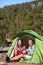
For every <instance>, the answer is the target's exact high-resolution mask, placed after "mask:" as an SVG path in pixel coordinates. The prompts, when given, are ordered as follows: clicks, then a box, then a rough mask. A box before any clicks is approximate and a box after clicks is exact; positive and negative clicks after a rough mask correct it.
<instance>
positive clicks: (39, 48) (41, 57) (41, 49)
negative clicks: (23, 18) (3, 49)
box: [7, 30, 43, 63]
mask: <svg viewBox="0 0 43 65" xmlns="http://www.w3.org/2000/svg"><path fill="white" fill-rule="evenodd" d="M25 34H28V35H32V36H34V38H35V50H34V53H33V56H32V58H31V59H30V60H26V61H24V62H26V63H43V36H41V35H39V34H37V33H36V32H34V31H32V30H24V31H23V32H20V33H18V34H17V35H16V37H15V39H14V40H13V42H12V45H11V47H10V48H9V50H8V53H7V56H8V57H10V56H11V54H12V51H13V49H14V46H15V44H16V43H17V39H18V38H19V37H21V36H23V35H25Z"/></svg>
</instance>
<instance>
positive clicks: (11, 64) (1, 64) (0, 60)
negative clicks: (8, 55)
mask: <svg viewBox="0 0 43 65" xmlns="http://www.w3.org/2000/svg"><path fill="white" fill-rule="evenodd" d="M0 65H34V64H27V63H20V62H9V63H7V62H6V61H5V60H4V57H3V53H0ZM35 65H43V64H35Z"/></svg>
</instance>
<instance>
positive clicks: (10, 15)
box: [0, 1, 43, 46]
mask: <svg viewBox="0 0 43 65" xmlns="http://www.w3.org/2000/svg"><path fill="white" fill-rule="evenodd" d="M26 29H31V30H34V31H36V32H37V33H39V34H40V35H43V2H42V1H41V2H40V1H33V2H29V3H28V2H27V3H22V4H17V5H10V6H5V7H3V8H0V45H3V46H5V45H6V41H5V40H6V38H7V37H8V38H9V37H10V38H12V39H13V38H14V37H15V36H16V34H17V33H19V32H21V31H23V30H26ZM1 43H2V44H1Z"/></svg>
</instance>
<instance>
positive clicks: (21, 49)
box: [14, 38, 26, 56]
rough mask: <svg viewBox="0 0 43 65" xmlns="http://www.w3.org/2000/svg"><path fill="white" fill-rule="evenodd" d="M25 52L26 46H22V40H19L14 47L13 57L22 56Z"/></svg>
mask: <svg viewBox="0 0 43 65" xmlns="http://www.w3.org/2000/svg"><path fill="white" fill-rule="evenodd" d="M25 50H26V46H25V45H24V44H23V40H22V39H21V38H20V39H18V41H17V44H16V46H15V47H14V56H18V55H20V54H22V53H23V52H24V51H25Z"/></svg>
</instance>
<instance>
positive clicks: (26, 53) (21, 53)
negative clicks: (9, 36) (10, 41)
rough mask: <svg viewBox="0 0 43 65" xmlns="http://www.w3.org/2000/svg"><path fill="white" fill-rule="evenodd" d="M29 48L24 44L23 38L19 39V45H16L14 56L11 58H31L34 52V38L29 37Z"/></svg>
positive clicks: (13, 59) (12, 59) (21, 59)
mask: <svg viewBox="0 0 43 65" xmlns="http://www.w3.org/2000/svg"><path fill="white" fill-rule="evenodd" d="M27 45H28V48H26V46H25V45H24V44H23V40H22V39H18V42H17V45H16V46H15V47H14V57H13V58H11V59H10V60H11V61H15V60H20V62H22V61H23V60H28V59H31V57H32V55H33V52H34V42H33V40H32V39H28V44H27Z"/></svg>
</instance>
